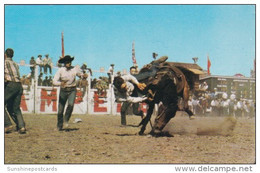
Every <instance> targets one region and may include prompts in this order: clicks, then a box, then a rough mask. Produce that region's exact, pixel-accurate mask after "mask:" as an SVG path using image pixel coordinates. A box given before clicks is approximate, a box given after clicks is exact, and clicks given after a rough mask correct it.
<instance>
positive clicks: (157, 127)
mask: <svg viewBox="0 0 260 173" xmlns="http://www.w3.org/2000/svg"><path fill="white" fill-rule="evenodd" d="M177 109H178V105H177V104H176V103H171V104H169V105H167V106H165V109H164V110H163V111H161V113H160V114H158V116H157V117H156V119H155V124H154V126H153V129H152V131H151V132H150V134H152V135H156V134H158V133H160V132H161V131H162V130H163V128H164V127H165V126H166V124H167V123H168V122H169V121H170V119H171V118H173V117H174V116H175V114H176V111H177Z"/></svg>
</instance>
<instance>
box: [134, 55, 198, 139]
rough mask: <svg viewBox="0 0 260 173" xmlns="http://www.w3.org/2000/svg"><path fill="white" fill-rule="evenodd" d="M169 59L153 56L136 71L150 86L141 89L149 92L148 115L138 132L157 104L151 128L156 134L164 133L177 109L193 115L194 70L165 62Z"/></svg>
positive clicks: (153, 133) (141, 131) (141, 130)
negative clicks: (180, 104)
mask: <svg viewBox="0 0 260 173" xmlns="http://www.w3.org/2000/svg"><path fill="white" fill-rule="evenodd" d="M167 59H168V57H166V56H164V57H161V58H159V59H158V60H154V61H152V62H151V63H150V64H147V65H145V66H144V67H143V68H142V69H141V70H140V72H139V73H138V74H137V75H135V77H136V78H137V80H138V81H139V82H142V83H145V84H146V86H147V87H146V89H145V90H144V91H140V92H141V93H142V94H146V95H147V96H148V99H147V101H146V103H147V104H148V107H149V108H148V110H147V114H146V117H145V118H144V119H143V120H142V121H141V123H140V124H139V125H140V126H141V129H140V131H139V135H143V134H144V131H145V129H146V125H147V124H148V122H149V121H150V119H151V115H152V113H153V110H154V107H155V104H160V106H159V108H158V114H157V116H156V118H155V121H154V124H153V125H152V130H151V132H150V134H151V135H153V136H160V135H161V134H162V130H163V128H164V127H165V126H166V124H167V123H168V122H169V121H170V119H171V118H173V117H174V116H175V114H176V112H177V111H185V112H186V113H187V114H188V115H189V117H190V119H193V118H194V115H193V112H192V111H191V110H189V106H188V99H189V91H190V89H193V80H192V72H190V71H188V70H187V69H185V68H182V67H177V66H175V65H174V63H172V62H166V60H167ZM186 76H187V77H186ZM193 76H194V75H193ZM187 78H188V81H187ZM179 98H182V100H183V107H182V108H180V107H179V106H178V99H179Z"/></svg>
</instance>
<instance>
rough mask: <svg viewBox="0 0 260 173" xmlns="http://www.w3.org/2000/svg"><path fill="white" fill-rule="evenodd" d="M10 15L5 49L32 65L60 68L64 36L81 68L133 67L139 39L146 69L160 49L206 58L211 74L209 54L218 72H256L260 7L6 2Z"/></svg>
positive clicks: (187, 59) (179, 57) (182, 57)
mask: <svg viewBox="0 0 260 173" xmlns="http://www.w3.org/2000/svg"><path fill="white" fill-rule="evenodd" d="M4 10H5V12H4V14H5V17H4V19H5V27H4V29H5V30H4V31H5V33H4V35H5V42H4V46H5V49H6V48H9V47H10V48H13V49H14V51H15V55H14V58H13V59H14V60H15V61H16V62H20V60H25V61H26V63H27V64H29V61H30V58H31V57H32V56H34V57H35V58H37V56H38V55H39V54H41V55H45V54H49V56H50V57H51V58H52V60H53V62H54V63H56V62H57V61H58V59H59V57H60V56H61V33H62V32H64V46H65V54H66V55H67V54H68V55H71V56H74V57H75V60H74V61H73V65H82V64H83V63H87V65H88V67H90V68H91V69H92V70H99V69H100V67H104V68H105V70H108V68H109V66H110V64H115V71H122V70H123V69H127V70H129V68H130V67H131V66H132V65H133V63H132V43H133V42H135V54H136V60H137V63H138V66H139V67H142V66H143V65H145V64H148V63H150V62H151V61H152V60H153V58H152V53H153V52H156V53H157V54H158V57H160V56H168V57H169V58H168V61H173V62H184V63H193V60H192V58H193V57H198V58H199V60H198V62H197V64H198V65H199V66H201V67H202V68H203V69H204V70H207V55H209V59H210V61H211V68H210V72H211V74H212V75H225V76H233V75H235V74H236V73H241V74H243V75H245V76H247V77H250V70H251V69H253V61H254V59H255V15H256V14H255V5H5V6H4ZM24 69H25V68H24ZM27 69H28V68H27ZM22 71H23V70H22ZM54 71H55V70H54Z"/></svg>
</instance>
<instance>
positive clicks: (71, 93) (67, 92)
mask: <svg viewBox="0 0 260 173" xmlns="http://www.w3.org/2000/svg"><path fill="white" fill-rule="evenodd" d="M76 91H77V90H76V87H72V88H61V89H60V96H59V105H58V117H57V118H58V123H57V127H58V128H60V129H61V128H62V127H63V122H65V123H68V121H69V120H70V117H71V114H72V111H73V107H74V102H75V98H76ZM67 101H68V105H67V108H66V111H65V116H64V118H63V113H64V109H65V104H66V102H67Z"/></svg>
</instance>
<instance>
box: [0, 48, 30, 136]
mask: <svg viewBox="0 0 260 173" xmlns="http://www.w3.org/2000/svg"><path fill="white" fill-rule="evenodd" d="M13 55H14V51H13V49H10V48H8V49H6V51H5V76H4V77H5V95H4V96H5V107H6V109H5V122H4V124H5V132H6V133H9V132H11V129H12V123H11V121H10V118H9V116H8V113H9V115H10V116H11V118H12V119H13V120H14V122H15V124H16V129H17V130H18V132H19V133H20V134H24V133H26V129H25V122H24V119H23V115H22V112H21V109H20V104H21V97H22V94H23V87H22V84H21V80H20V73H19V66H18V65H17V64H16V63H15V62H14V61H13V59H12V58H13Z"/></svg>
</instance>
